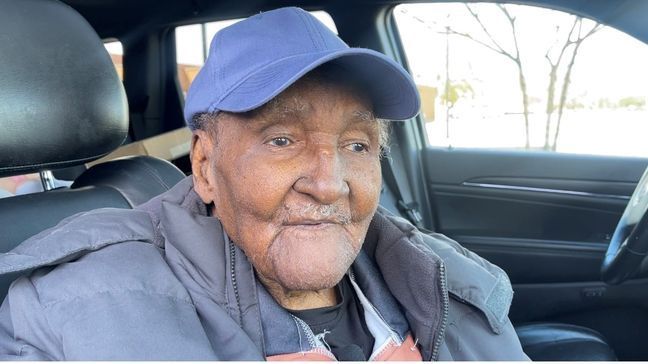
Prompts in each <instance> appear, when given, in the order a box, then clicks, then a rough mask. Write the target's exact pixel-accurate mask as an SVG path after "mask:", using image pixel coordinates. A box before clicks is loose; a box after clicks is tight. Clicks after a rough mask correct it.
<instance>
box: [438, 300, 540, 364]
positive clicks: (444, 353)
mask: <svg viewBox="0 0 648 364" xmlns="http://www.w3.org/2000/svg"><path fill="white" fill-rule="evenodd" d="M449 309H450V310H449V314H448V325H447V326H446V332H445V340H444V345H442V347H441V350H440V354H439V360H442V361H448V360H460V361H473V360H479V361H492V360H497V361H527V360H530V359H529V357H528V356H527V355H526V354H525V353H524V351H523V350H522V345H521V344H520V340H519V339H518V337H517V334H516V333H515V329H514V328H513V325H512V324H511V321H510V320H508V319H506V323H505V324H504V325H503V326H502V329H501V331H500V333H499V334H496V333H494V332H493V331H492V330H491V328H490V325H489V323H488V321H487V320H486V318H485V317H484V315H483V314H482V313H481V312H479V311H478V310H477V309H475V308H474V307H472V306H471V305H468V304H464V303H461V302H458V301H456V300H451V302H450V307H449Z"/></svg>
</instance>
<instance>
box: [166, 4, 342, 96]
mask: <svg viewBox="0 0 648 364" xmlns="http://www.w3.org/2000/svg"><path fill="white" fill-rule="evenodd" d="M311 14H313V15H314V16H315V17H316V18H317V19H319V20H320V21H321V22H322V23H324V24H325V25H326V26H327V27H328V28H329V29H331V30H333V31H334V32H335V33H336V34H337V28H336V27H335V22H334V21H333V18H331V16H330V15H329V14H328V13H327V12H325V11H313V12H311ZM241 20H243V18H241V19H229V20H221V21H214V22H209V23H202V24H192V25H185V26H181V27H177V28H176V29H175V38H176V61H177V65H178V82H179V83H180V87H181V88H182V92H183V95H186V94H187V90H188V89H189V85H190V84H191V82H192V81H193V79H194V77H196V75H197V74H198V71H200V68H201V67H202V65H203V64H204V63H205V59H206V58H207V54H208V53H209V45H210V42H211V40H212V38H213V37H214V35H215V34H216V32H218V31H219V30H221V29H223V28H225V27H227V26H229V25H232V24H234V23H236V22H238V21H241Z"/></svg>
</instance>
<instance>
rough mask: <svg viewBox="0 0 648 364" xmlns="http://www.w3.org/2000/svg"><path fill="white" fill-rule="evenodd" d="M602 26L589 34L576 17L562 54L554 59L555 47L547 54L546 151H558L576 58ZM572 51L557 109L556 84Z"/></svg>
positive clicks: (594, 28)
mask: <svg viewBox="0 0 648 364" xmlns="http://www.w3.org/2000/svg"><path fill="white" fill-rule="evenodd" d="M601 28H602V26H601V24H598V23H596V24H595V25H594V26H593V27H592V29H590V30H589V31H587V32H583V18H581V17H578V16H574V21H573V22H572V25H571V29H570V30H569V33H568V34H567V38H565V41H564V42H563V43H562V44H561V46H560V52H558V55H557V56H556V57H555V59H552V57H551V51H552V50H553V47H551V48H549V49H548V50H547V52H546V53H545V59H546V60H547V62H548V63H549V84H548V87H547V107H546V115H547V119H546V124H545V143H544V149H546V150H553V151H555V150H556V146H557V144H556V143H557V141H558V135H559V133H560V122H561V120H562V115H563V110H564V109H565V103H566V101H567V93H568V91H569V84H570V82H571V73H572V69H573V68H574V63H575V61H576V56H577V55H578V50H579V48H580V46H581V45H582V44H583V41H585V39H587V38H588V37H590V36H591V35H593V34H594V33H596V32H597V31H598V30H599V29H601ZM556 33H560V27H556ZM570 49H571V54H570V56H569V60H568V61H567V62H569V63H568V64H567V66H566V69H565V73H564V75H563V80H562V88H561V90H560V98H559V102H558V107H556V101H555V95H556V84H557V79H558V69H559V67H560V66H561V65H562V64H563V61H564V60H565V58H563V57H564V56H565V55H566V54H567V53H569V52H568V50H570ZM555 111H557V112H558V116H557V120H556V129H555V131H554V135H553V142H552V138H551V122H552V119H553V115H554V112H555Z"/></svg>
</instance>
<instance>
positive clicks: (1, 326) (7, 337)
mask: <svg viewBox="0 0 648 364" xmlns="http://www.w3.org/2000/svg"><path fill="white" fill-rule="evenodd" d="M53 338H54V336H53V335H52V332H51V330H50V328H49V325H48V323H47V319H46V317H45V315H44V312H43V309H42V307H41V306H40V303H39V302H38V297H37V293H36V290H35V289H34V286H33V285H32V284H31V281H30V280H29V279H27V278H25V277H22V278H19V279H18V280H16V281H15V282H14V283H13V284H12V285H11V288H10V289H9V292H8V293H7V296H6V298H5V300H4V302H3V303H2V306H1V307H0V360H3V361H5V360H29V361H36V360H38V361H42V360H56V359H59V360H60V359H62V358H61V357H60V356H58V355H57V352H58V351H59V350H57V349H56V348H57V345H56V343H55V340H53Z"/></svg>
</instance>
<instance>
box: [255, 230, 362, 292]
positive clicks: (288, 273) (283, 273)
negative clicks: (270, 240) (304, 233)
mask: <svg viewBox="0 0 648 364" xmlns="http://www.w3.org/2000/svg"><path fill="white" fill-rule="evenodd" d="M277 243H278V244H280V245H274V246H273V248H272V249H271V251H270V252H269V253H270V254H269V257H268V258H270V261H271V264H272V267H273V271H274V272H273V276H274V277H275V279H276V281H277V283H279V284H280V285H281V286H282V288H284V289H285V290H289V291H317V290H322V289H327V288H331V287H334V286H335V285H336V284H338V283H339V282H340V280H342V277H344V274H345V273H346V272H347V271H348V270H349V267H350V266H351V264H352V263H353V261H354V260H355V258H356V256H357V254H358V252H357V250H356V249H354V247H353V245H352V244H351V243H350V241H348V240H346V239H340V240H333V241H329V242H328V243H329V244H328V245H327V246H325V247H322V246H321V245H319V244H315V246H309V245H308V244H305V243H296V242H288V241H282V242H277ZM321 243H322V242H321V241H320V244H321ZM318 245H319V246H318Z"/></svg>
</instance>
